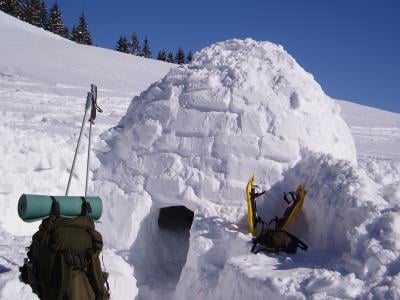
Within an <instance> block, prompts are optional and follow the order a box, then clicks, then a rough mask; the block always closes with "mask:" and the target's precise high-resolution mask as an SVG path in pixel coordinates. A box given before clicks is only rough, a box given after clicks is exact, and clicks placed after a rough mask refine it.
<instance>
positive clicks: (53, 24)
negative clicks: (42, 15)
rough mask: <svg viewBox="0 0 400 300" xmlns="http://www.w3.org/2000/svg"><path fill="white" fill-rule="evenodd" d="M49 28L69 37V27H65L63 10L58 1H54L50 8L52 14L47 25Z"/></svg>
mask: <svg viewBox="0 0 400 300" xmlns="http://www.w3.org/2000/svg"><path fill="white" fill-rule="evenodd" d="M47 29H48V30H49V31H51V32H53V33H55V34H58V35H61V36H62V37H65V38H68V36H69V33H68V29H67V28H66V27H65V25H64V22H63V20H62V16H61V11H60V9H59V7H58V4H57V3H54V4H53V6H52V7H51V9H50V16H49V21H48V25H47Z"/></svg>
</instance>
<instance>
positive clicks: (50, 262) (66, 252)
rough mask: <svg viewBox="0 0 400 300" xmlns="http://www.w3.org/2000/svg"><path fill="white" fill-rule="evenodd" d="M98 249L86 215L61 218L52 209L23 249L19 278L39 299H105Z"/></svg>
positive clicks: (96, 234) (95, 233)
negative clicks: (25, 257) (25, 254)
mask: <svg viewBox="0 0 400 300" xmlns="http://www.w3.org/2000/svg"><path fill="white" fill-rule="evenodd" d="M58 212H59V210H58ZM102 248H103V239H102V236H101V234H100V233H99V232H98V231H96V230H95V226H94V222H93V220H92V219H91V218H89V217H88V216H87V214H82V216H79V217H77V218H73V219H70V218H63V217H60V216H59V213H58V214H57V213H54V210H53V208H52V213H51V215H50V217H49V218H47V219H45V220H43V221H42V223H41V225H40V227H39V231H37V232H36V233H35V234H34V235H33V237H32V244H31V245H30V246H29V247H28V248H27V250H28V252H27V256H28V258H27V259H25V263H24V265H23V266H22V267H21V268H20V272H21V276H20V279H21V281H22V282H24V283H26V284H29V285H30V286H31V288H32V291H33V292H34V293H35V294H37V295H38V297H39V298H40V299H43V300H65V299H68V300H78V299H79V300H92V299H93V300H108V299H109V298H110V292H109V285H108V282H107V278H108V274H107V273H105V272H103V271H102V269H101V265H100V259H99V256H100V253H101V250H102ZM105 285H106V286H105Z"/></svg>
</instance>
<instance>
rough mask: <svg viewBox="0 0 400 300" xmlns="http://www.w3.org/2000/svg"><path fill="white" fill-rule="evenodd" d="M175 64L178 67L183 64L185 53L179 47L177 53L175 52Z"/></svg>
mask: <svg viewBox="0 0 400 300" xmlns="http://www.w3.org/2000/svg"><path fill="white" fill-rule="evenodd" d="M175 62H176V63H177V64H180V65H183V64H184V63H185V52H184V51H183V49H182V48H181V47H179V49H178V52H176V55H175Z"/></svg>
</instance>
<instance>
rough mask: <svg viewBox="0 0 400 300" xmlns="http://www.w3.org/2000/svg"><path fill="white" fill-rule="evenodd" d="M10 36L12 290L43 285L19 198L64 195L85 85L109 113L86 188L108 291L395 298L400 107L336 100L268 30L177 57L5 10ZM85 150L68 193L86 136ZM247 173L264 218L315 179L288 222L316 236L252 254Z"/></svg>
mask: <svg viewBox="0 0 400 300" xmlns="http://www.w3.org/2000/svg"><path fill="white" fill-rule="evenodd" d="M17 37H18V38H17ZM0 43H1V44H2V47H1V48H0V57H1V59H0V74H1V75H0V113H1V115H2V119H1V121H0V132H1V135H2V141H3V142H2V143H1V144H0V153H1V154H2V156H3V157H4V158H5V159H3V160H2V161H1V162H0V174H1V175H2V178H3V179H2V181H1V183H0V215H1V218H0V299H17V298H18V299H34V298H35V296H34V295H33V294H32V293H31V291H30V288H29V287H28V286H25V285H23V284H22V283H20V282H19V280H18V266H19V265H21V264H22V261H23V258H24V256H25V247H26V246H28V245H29V242H30V236H29V235H30V234H32V233H33V232H34V231H35V230H36V229H37V226H38V223H33V224H27V223H23V222H22V221H21V220H20V219H18V215H17V209H16V203H17V201H18V198H19V196H20V194H21V193H41V194H43V193H45V194H52V195H56V194H60V195H62V194H64V192H65V188H66V182H67V179H68V174H69V168H70V164H71V161H72V157H73V151H74V148H75V145H76V139H77V135H78V133H79V126H80V123H81V118H82V115H83V107H84V103H85V99H86V92H87V91H88V89H89V84H90V83H95V84H97V85H98V86H99V100H98V102H99V105H100V106H101V107H102V108H103V110H104V114H100V115H98V119H97V122H96V125H95V132H94V149H93V153H94V154H95V155H93V158H94V159H93V160H92V162H93V164H92V166H91V173H90V175H91V178H92V179H91V184H90V187H89V190H90V193H93V194H99V195H100V196H102V199H103V202H104V214H103V216H102V223H100V224H98V225H97V228H98V229H99V230H100V231H101V232H102V234H103V237H104V240H105V242H106V249H105V250H104V261H105V264H106V267H107V271H108V272H109V273H110V284H111V290H112V299H134V298H136V299H156V298H162V299H243V298H247V297H252V298H254V299H261V298H262V299H264V298H268V299H277V298H282V297H283V298H288V299H289V298H294V299H306V298H311V299H326V298H330V299H335V298H339V299H343V298H350V299H351V298H378V299H396V298H399V297H400V275H399V272H400V262H399V252H400V243H399V242H398V241H399V240H400V215H399V212H400V205H399V203H400V163H399V156H398V151H397V149H398V143H399V138H398V136H399V135H400V134H399V133H400V115H398V114H394V113H389V112H384V111H381V110H377V109H373V108H368V107H365V106H360V105H355V104H353V103H350V102H345V101H337V100H333V99H331V98H329V97H328V96H327V95H325V94H324V92H323V90H322V88H321V87H320V86H319V85H318V83H316V82H315V80H314V79H313V77H312V75H311V74H309V73H307V72H306V71H304V70H303V69H302V68H301V67H300V66H299V65H298V64H297V63H296V61H295V60H294V58H292V57H291V56H290V55H289V54H288V53H287V52H286V51H285V50H284V49H283V48H282V47H281V46H278V45H274V44H272V43H269V42H256V41H253V40H251V39H246V40H229V41H226V42H221V43H217V44H214V45H212V46H210V47H208V48H205V49H203V50H201V51H200V52H198V53H196V55H195V58H194V61H193V63H191V64H190V65H185V66H181V67H177V66H174V65H170V64H165V63H161V62H156V61H153V60H147V59H143V58H137V57H133V56H130V55H125V54H120V53H116V52H113V51H109V50H105V49H101V48H96V47H88V46H81V45H77V44H74V43H72V42H70V41H67V40H64V39H62V38H60V37H58V36H55V35H52V34H50V33H48V32H45V31H43V30H41V29H38V28H35V27H33V26H30V25H28V24H25V23H23V22H20V21H19V20H16V19H14V18H12V17H10V16H7V15H5V14H3V13H1V12H0ZM3 45H6V46H4V47H3ZM26 49H31V50H30V51H29V53H27V52H26ZM149 85H150V86H149ZM134 96H135V97H134ZM132 97H134V98H133V100H132ZM85 134H87V133H85ZM79 154H80V155H79V157H78V169H77V170H76V172H75V174H74V175H75V176H74V181H73V186H72V193H73V194H81V193H82V192H83V188H84V183H83V181H84V176H85V163H84V162H85V154H86V149H85V145H83V146H82V147H81V149H80V150H79ZM253 174H255V175H256V181H257V183H258V184H259V185H260V186H261V187H262V188H263V189H264V190H266V191H267V192H266V194H265V195H264V196H263V197H262V198H261V199H259V200H258V208H259V211H260V214H261V215H262V217H263V218H264V219H265V220H269V219H271V218H273V217H275V216H280V215H281V214H282V213H283V211H284V209H285V205H286V204H285V202H284V201H283V200H282V195H283V194H282V193H283V192H284V191H291V190H294V189H296V187H297V185H298V184H300V183H301V184H305V186H306V188H307V190H308V195H307V198H306V201H305V204H304V207H303V210H302V212H301V214H300V215H299V216H298V218H297V219H296V221H295V222H294V224H292V227H291V228H289V231H290V232H292V233H294V234H295V235H297V236H298V237H300V238H301V239H302V240H304V241H305V242H306V243H307V244H308V245H309V250H308V251H307V252H301V251H298V252H297V253H296V254H295V255H286V254H265V253H259V254H256V255H254V254H251V253H250V251H249V250H250V244H249V241H250V240H251V235H250V234H249V233H248V226H247V221H246V213H247V207H246V202H245V199H244V188H245V185H246V183H247V180H248V179H249V177H250V176H251V175H253ZM178 205H182V206H185V207H187V208H188V209H190V210H191V211H193V212H194V219H193V223H192V226H191V228H190V230H189V229H182V228H177V229H176V230H171V229H163V228H160V227H159V225H158V217H159V213H160V208H163V207H172V206H178Z"/></svg>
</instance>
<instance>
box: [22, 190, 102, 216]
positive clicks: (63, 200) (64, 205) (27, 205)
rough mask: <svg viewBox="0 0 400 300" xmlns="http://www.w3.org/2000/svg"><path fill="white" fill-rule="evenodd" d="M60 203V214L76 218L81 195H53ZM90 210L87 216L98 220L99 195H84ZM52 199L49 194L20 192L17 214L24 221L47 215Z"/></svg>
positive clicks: (100, 205) (99, 213) (100, 209)
mask: <svg viewBox="0 0 400 300" xmlns="http://www.w3.org/2000/svg"><path fill="white" fill-rule="evenodd" d="M54 198H55V199H56V200H57V202H58V203H59V205H60V215H61V216H62V217H65V218H76V217H78V216H80V215H81V213H82V202H83V197H79V196H54ZM86 201H87V202H89V203H90V207H91V208H92V212H91V213H89V217H91V218H92V219H93V220H98V219H100V217H101V214H102V211H103V204H102V202H101V199H100V197H97V196H96V197H92V196H91V197H86ZM52 203H53V200H52V198H51V196H45V195H28V194H22V196H21V197H20V198H19V200H18V215H19V217H20V218H21V219H22V220H24V221H25V222H34V221H38V220H43V219H46V218H48V217H49V215H50V212H51V205H52Z"/></svg>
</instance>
